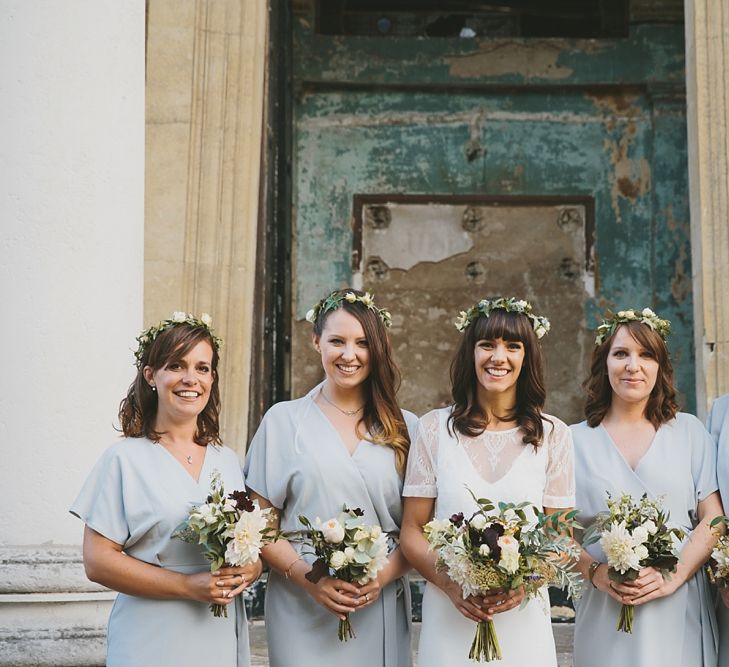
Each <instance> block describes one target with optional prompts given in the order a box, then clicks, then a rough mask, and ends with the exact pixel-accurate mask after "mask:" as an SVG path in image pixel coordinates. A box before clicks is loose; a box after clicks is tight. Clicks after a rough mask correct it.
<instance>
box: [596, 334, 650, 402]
mask: <svg viewBox="0 0 729 667" xmlns="http://www.w3.org/2000/svg"><path fill="white" fill-rule="evenodd" d="M607 374H608V380H609V382H610V386H611V387H612V390H613V398H612V400H613V401H616V400H617V401H623V402H625V403H630V404H635V403H642V404H644V405H645V404H646V403H647V402H648V399H649V398H650V395H651V392H652V391H653V387H655V384H656V378H657V377H658V360H657V359H656V357H655V354H654V353H653V352H652V351H651V350H649V349H648V348H646V347H644V346H643V345H641V343H639V342H638V341H637V340H636V339H635V338H633V336H632V335H631V334H630V330H629V329H628V328H627V327H625V326H621V327H619V328H618V330H617V331H616V332H615V336H614V337H613V340H612V344H611V345H610V352H609V353H608V357H607Z"/></svg>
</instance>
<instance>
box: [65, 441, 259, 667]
mask: <svg viewBox="0 0 729 667" xmlns="http://www.w3.org/2000/svg"><path fill="white" fill-rule="evenodd" d="M215 470H217V471H219V472H220V474H221V476H222V480H223V483H224V485H225V490H226V491H227V492H230V491H234V490H237V489H243V488H244V479H243V475H242V472H241V466H240V462H239V461H238V457H237V455H236V454H235V452H233V451H232V450H230V449H228V448H227V447H218V446H215V445H208V446H207V448H206V451H205V460H204V462H203V466H202V469H201V471H200V477H199V480H198V481H197V482H196V481H195V480H194V479H193V478H192V477H191V476H190V474H189V473H188V472H187V471H186V470H185V469H184V468H183V466H182V464H181V463H180V462H179V461H177V459H175V458H174V457H173V456H172V455H171V454H170V453H169V452H168V451H167V450H166V449H165V448H164V447H162V446H161V445H159V444H157V443H154V442H152V441H151V440H148V439H146V438H126V439H124V440H122V441H120V442H117V443H115V444H114V445H112V446H111V447H109V449H107V450H106V451H105V452H104V454H103V455H102V457H101V459H99V461H98V462H97V464H96V466H95V467H94V468H93V470H92V471H91V473H90V475H89V477H88V478H87V480H86V482H85V483H84V486H83V487H82V489H81V492H80V493H79V495H78V497H77V498H76V500H75V501H74V503H73V505H72V506H71V509H70V511H71V513H72V514H75V515H76V516H77V517H79V518H80V519H81V520H82V521H83V522H84V523H85V524H86V525H87V526H89V528H92V529H93V530H95V531H96V532H97V533H100V534H101V535H103V536H104V537H106V538H108V539H110V540H111V541H112V542H116V543H117V544H120V545H122V546H123V547H124V553H126V554H127V555H128V556H132V557H133V558H137V559H138V560H141V561H144V562H146V563H151V564H152V565H157V566H159V567H163V568H167V569H170V570H174V571H175V572H184V573H194V572H203V571H209V570H210V563H209V562H208V561H207V560H205V558H204V557H203V554H202V550H201V548H200V546H199V545H195V544H188V543H186V542H183V541H182V540H180V539H178V538H172V537H171V535H172V533H173V532H174V530H175V528H177V526H178V525H179V524H180V523H182V522H183V521H184V520H185V519H186V518H187V514H188V510H189V509H190V507H191V506H192V505H197V504H200V503H203V502H205V499H206V497H207V495H208V492H209V489H210V477H211V474H212V473H213V471H215ZM227 609H228V618H215V617H214V616H213V614H212V613H211V611H210V609H209V606H208V605H207V604H205V603H203V602H195V601H193V600H154V599H149V598H141V597H135V596H132V595H126V594H124V593H119V594H118V595H117V598H116V601H115V602H114V607H113V609H112V611H111V616H110V617H109V628H108V637H107V665H108V666H109V667H131V666H132V665H133V666H134V667H159V666H160V665H175V667H187V666H189V667H200V665H204V664H208V663H209V662H210V661H211V660H212V662H213V663H214V664H215V665H216V667H246V666H248V665H250V653H249V646H248V625H247V622H246V616H245V607H244V606H243V604H242V601H241V597H240V596H238V597H237V598H236V601H235V603H231V604H230V605H228V607H227Z"/></svg>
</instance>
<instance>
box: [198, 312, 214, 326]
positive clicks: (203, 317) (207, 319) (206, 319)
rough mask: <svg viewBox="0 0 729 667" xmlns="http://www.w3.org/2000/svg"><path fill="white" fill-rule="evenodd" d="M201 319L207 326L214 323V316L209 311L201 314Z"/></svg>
mask: <svg viewBox="0 0 729 667" xmlns="http://www.w3.org/2000/svg"><path fill="white" fill-rule="evenodd" d="M200 321H201V322H202V323H203V324H204V325H205V326H206V327H209V326H210V325H211V324H212V323H213V318H212V317H210V315H208V314H207V313H203V314H202V315H200Z"/></svg>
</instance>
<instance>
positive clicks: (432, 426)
mask: <svg viewBox="0 0 729 667" xmlns="http://www.w3.org/2000/svg"><path fill="white" fill-rule="evenodd" d="M437 460H438V413H437V412H436V411H433V412H429V413H428V414H426V415H424V416H423V417H422V418H421V419H420V420H419V421H418V426H417V429H416V432H415V441H414V442H413V443H412V444H411V445H410V452H409V454H408V466H407V470H406V472H405V484H404V486H403V490H402V495H403V496H414V497H416V498H435V497H436V496H437V495H438V492H437V489H436V462H437Z"/></svg>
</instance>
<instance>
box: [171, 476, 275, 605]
mask: <svg viewBox="0 0 729 667" xmlns="http://www.w3.org/2000/svg"><path fill="white" fill-rule="evenodd" d="M271 519H272V515H271V508H267V509H261V508H260V507H259V505H258V501H257V500H251V498H250V497H249V495H248V493H246V492H245V491H233V492H232V493H229V494H228V495H226V494H225V490H224V488H223V482H222V480H221V479H220V473H219V472H217V471H215V472H214V473H213V475H212V478H211V482H210V495H209V496H208V497H207V500H206V501H205V502H204V503H203V504H202V505H197V506H195V507H193V508H192V509H191V510H190V513H189V515H188V517H187V519H186V520H185V521H184V522H183V523H181V524H180V525H179V526H178V527H177V528H176V530H175V532H174V533H173V534H172V536H173V537H178V538H180V539H181V540H183V541H185V542H190V543H192V544H201V545H202V546H203V549H204V554H205V558H207V559H208V560H209V561H210V571H211V572H215V571H216V570H219V569H220V568H221V567H223V566H224V565H229V566H241V565H248V564H250V563H255V562H256V561H257V560H258V556H259V554H260V553H261V547H263V546H264V545H266V544H268V543H269V542H273V541H275V540H276V539H278V537H279V534H278V532H277V531H276V530H275V529H274V528H272V527H271V526H270V523H269V522H270V520H271ZM210 611H212V612H213V615H214V616H215V617H216V618H220V617H221V616H225V617H226V618H227V616H228V610H227V609H226V607H225V605H221V604H211V605H210Z"/></svg>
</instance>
